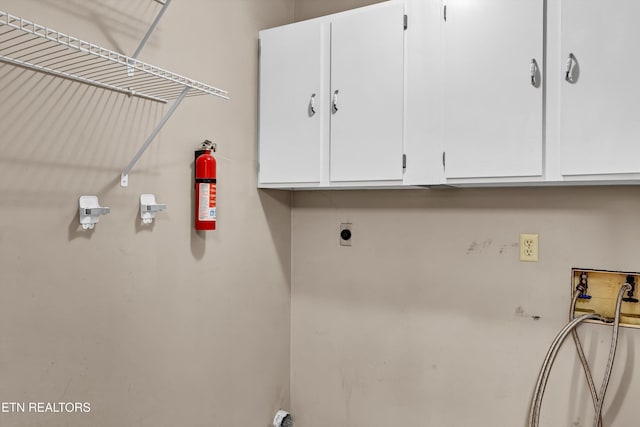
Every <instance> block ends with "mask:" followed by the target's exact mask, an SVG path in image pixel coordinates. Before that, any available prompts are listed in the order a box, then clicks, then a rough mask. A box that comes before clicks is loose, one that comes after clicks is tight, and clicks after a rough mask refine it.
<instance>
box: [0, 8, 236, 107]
mask: <svg viewBox="0 0 640 427" xmlns="http://www.w3.org/2000/svg"><path fill="white" fill-rule="evenodd" d="M2 26H8V27H10V28H13V29H15V30H16V31H21V32H23V33H25V34H27V35H29V36H30V37H29V38H30V39H31V40H34V41H35V42H34V44H32V45H30V46H29V47H27V48H26V49H24V52H23V53H21V54H20V58H15V57H14V54H16V53H18V52H14V51H13V49H12V50H11V51H10V52H7V51H6V50H5V49H2V50H1V51H0V54H1V55H2V58H3V60H4V61H5V62H9V60H13V61H15V63H20V64H21V65H26V64H29V65H32V66H33V68H32V69H36V70H38V69H47V70H48V73H49V74H55V72H56V71H59V70H56V67H53V66H51V65H50V64H49V65H47V64H42V63H38V61H42V59H43V58H46V57H47V56H46V55H44V56H42V55H36V56H38V57H39V59H37V60H36V59H34V58H35V57H29V56H28V54H33V49H35V47H36V46H40V45H41V42H38V41H37V40H48V41H51V42H52V45H54V46H58V45H61V46H65V47H66V48H68V49H70V50H71V51H77V52H81V54H83V55H86V57H87V58H100V59H101V60H104V62H105V65H106V64H109V63H114V64H118V65H119V66H121V67H122V68H123V69H124V70H125V71H124V72H126V71H127V70H133V74H134V75H135V74H136V73H144V74H149V75H153V76H156V77H157V79H158V83H162V82H164V81H172V82H174V83H175V84H176V85H177V88H178V89H180V88H181V87H183V86H188V87H189V88H190V89H193V90H194V91H193V92H192V93H190V95H191V94H193V95H205V94H211V95H215V96H219V97H222V98H225V99H228V93H227V92H226V91H224V90H222V89H218V88H215V87H213V86H209V85H206V84H204V83H201V82H198V81H195V80H192V79H189V78H187V77H184V76H180V75H178V74H175V73H172V72H170V71H167V70H164V69H162V68H160V67H156V66H153V65H150V64H147V63H144V62H142V61H139V60H137V59H134V58H129V57H127V56H125V55H122V54H120V53H117V52H113V51H110V50H108V49H105V48H103V47H100V46H98V45H95V44H92V43H88V42H85V41H83V40H80V39H78V38H76V37H73V36H70V35H67V34H64V33H60V32H57V31H55V30H53V29H50V28H47V27H44V26H42V25H39V24H36V23H33V22H31V21H28V20H25V19H22V18H19V17H15V16H13V15H9V14H7V13H5V12H2V11H0V27H2ZM16 37H17V36H16ZM11 39H13V38H11ZM3 41H4V42H6V41H7V40H6V39H5V40H3ZM55 51H56V52H57V50H55ZM40 54H42V53H41V52H40ZM25 55H27V56H25ZM27 58H29V60H27ZM78 62H80V61H78ZM63 66H64V65H63ZM51 71H54V72H51ZM59 74H60V75H64V77H65V78H68V79H73V78H74V77H77V80H78V81H83V80H87V79H88V80H94V79H92V78H88V77H87V76H84V75H77V76H76V75H73V74H71V73H69V72H67V71H62V72H60V73H59ZM132 81H133V80H132ZM93 83H94V84H95V83H99V81H97V80H96V81H94V82H93ZM107 86H109V84H105V86H104V87H107ZM125 86H126V87H127V88H129V87H130V85H128V84H126V83H125ZM130 90H133V91H137V89H136V88H132V89H125V88H120V91H124V92H127V91H130Z"/></svg>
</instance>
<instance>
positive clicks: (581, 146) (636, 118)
mask: <svg viewBox="0 0 640 427" xmlns="http://www.w3.org/2000/svg"><path fill="white" fill-rule="evenodd" d="M639 16H640V2H638V1H637V0H610V1H605V2H602V1H595V0H563V2H562V24H561V25H562V27H561V28H562V30H561V36H562V55H563V56H562V58H563V64H562V65H563V66H565V67H566V65H567V62H566V61H567V60H568V59H569V57H570V55H571V56H572V58H571V61H570V64H569V65H570V69H569V75H568V76H567V75H566V69H563V70H554V72H557V74H556V75H557V76H558V78H561V79H562V80H563V81H562V85H561V112H560V114H561V118H560V119H561V125H560V126H561V135H560V147H561V150H560V152H561V171H562V173H563V174H564V175H591V174H616V173H639V172H640V161H638V159H639V158H640V101H639V100H640V87H639V86H638V84H637V82H636V81H635V74H636V72H637V70H638V69H639V68H638V67H639V66H640V58H639V57H638V55H637V44H638V40H640V26H639V25H638V17H639Z"/></svg>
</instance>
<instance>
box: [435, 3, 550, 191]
mask: <svg viewBox="0 0 640 427" xmlns="http://www.w3.org/2000/svg"><path fill="white" fill-rule="evenodd" d="M543 5H544V1H543V0H446V1H445V5H444V10H443V20H444V23H443V25H442V27H443V39H444V43H443V58H444V102H443V106H444V131H443V132H444V149H445V152H446V155H445V159H444V160H445V165H446V166H445V176H446V178H447V181H448V182H452V181H451V180H453V182H454V183H455V180H456V179H475V178H480V179H481V180H485V181H490V180H491V178H515V179H516V180H517V179H518V178H520V177H538V178H537V179H541V176H542V173H543V126H542V122H543V120H542V119H543V86H544V84H543V82H542V81H541V78H542V70H543V66H544V64H543V61H544V58H543V43H544V36H543V35H544V8H543Z"/></svg>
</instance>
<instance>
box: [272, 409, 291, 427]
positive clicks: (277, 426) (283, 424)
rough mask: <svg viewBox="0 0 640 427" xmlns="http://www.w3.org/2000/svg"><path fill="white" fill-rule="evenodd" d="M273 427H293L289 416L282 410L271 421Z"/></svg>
mask: <svg viewBox="0 0 640 427" xmlns="http://www.w3.org/2000/svg"><path fill="white" fill-rule="evenodd" d="M273 427H293V420H292V419H291V414H289V413H288V412H287V411H283V410H280V411H278V412H277V413H276V416H275V418H274V419H273Z"/></svg>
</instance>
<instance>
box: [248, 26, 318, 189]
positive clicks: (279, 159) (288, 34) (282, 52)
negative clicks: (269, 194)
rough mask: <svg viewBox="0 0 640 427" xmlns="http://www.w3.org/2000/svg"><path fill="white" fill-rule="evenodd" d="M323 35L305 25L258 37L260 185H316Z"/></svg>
mask: <svg viewBox="0 0 640 427" xmlns="http://www.w3.org/2000/svg"><path fill="white" fill-rule="evenodd" d="M323 32H324V29H323V26H322V24H321V23H319V22H317V21H310V22H302V23H299V24H292V25H287V26H284V27H279V28H274V29H270V30H265V31H262V32H261V33H260V101H259V105H260V119H259V122H260V123H259V127H260V131H259V135H260V137H259V140H260V142H259V164H260V165H259V167H260V170H259V182H260V183H291V182H301V183H305V182H319V181H320V170H321V169H320V168H321V165H320V163H321V145H322V135H323V133H322V132H321V126H322V123H321V122H322V116H323V114H326V111H325V109H323V108H322V105H323V103H325V104H326V99H327V98H326V94H325V91H326V89H325V88H323V84H322V73H323V72H325V73H326V72H328V70H323V66H324V64H323V60H322V58H323V56H322V50H323V43H324V40H323ZM327 65H328V64H327Z"/></svg>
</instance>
